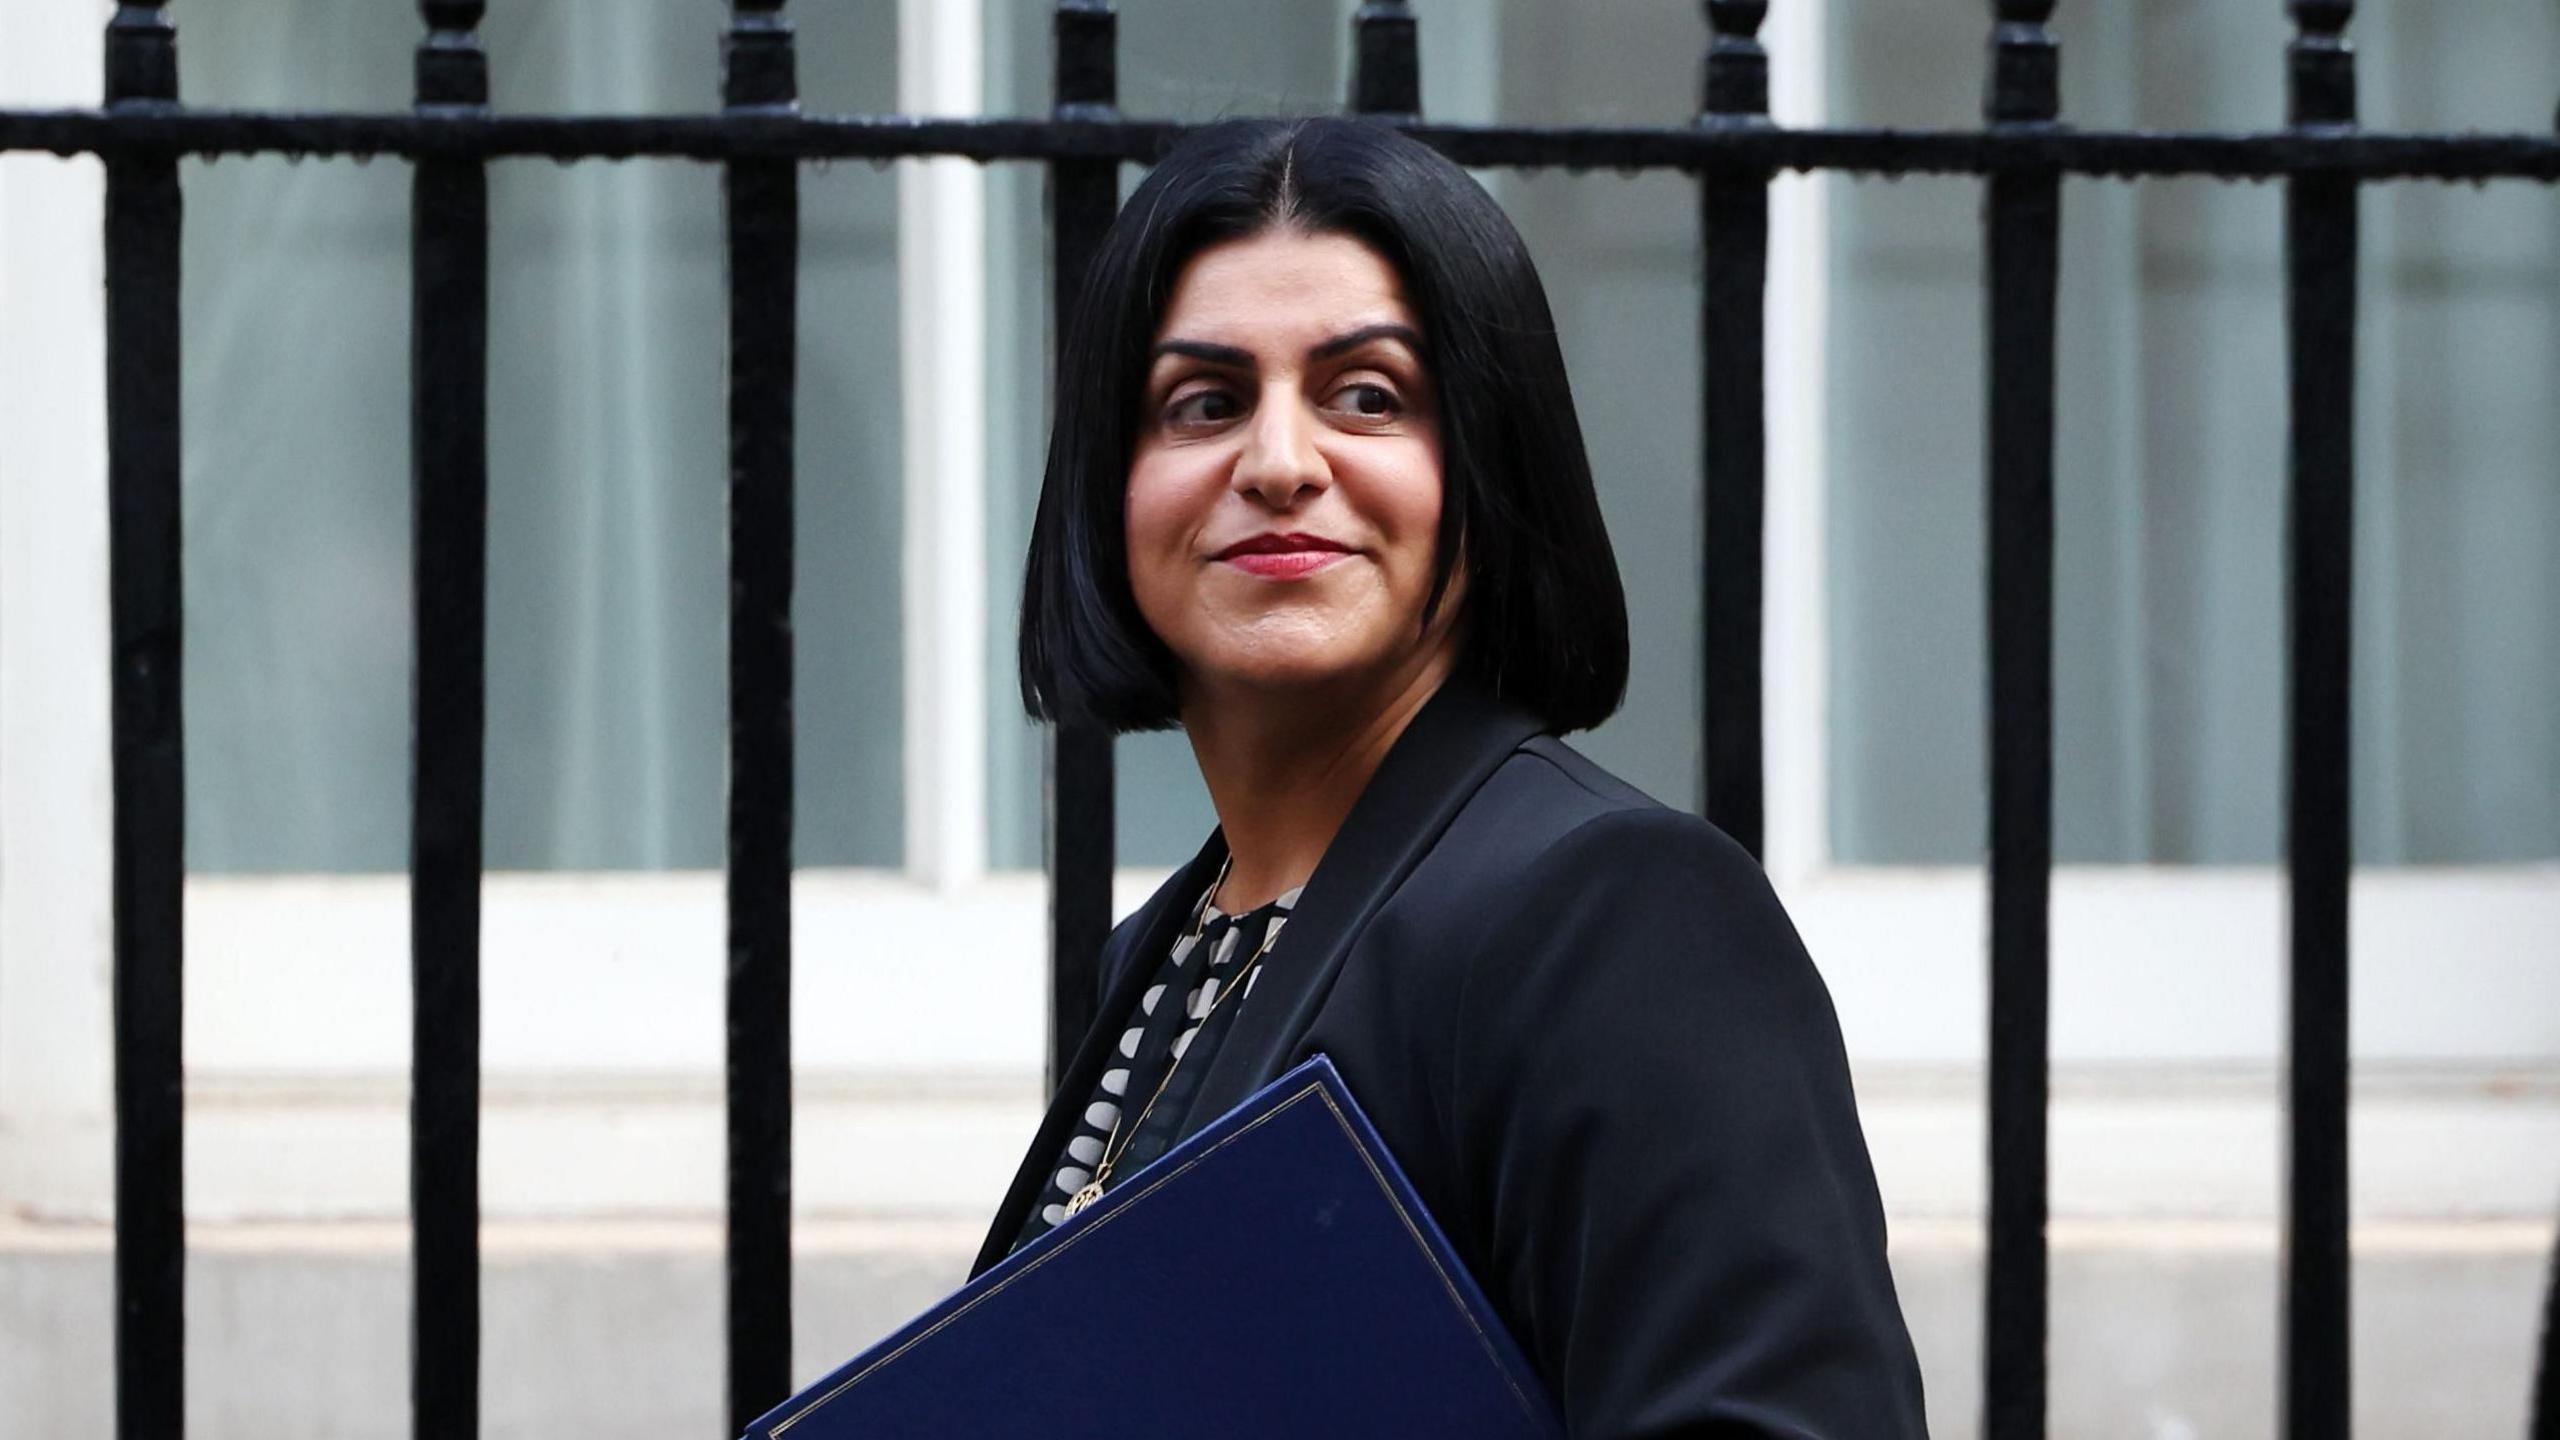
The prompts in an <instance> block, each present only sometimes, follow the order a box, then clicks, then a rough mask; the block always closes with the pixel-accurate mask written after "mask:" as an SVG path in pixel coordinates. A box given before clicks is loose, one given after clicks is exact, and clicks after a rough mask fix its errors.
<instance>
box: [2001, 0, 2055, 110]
mask: <svg viewBox="0 0 2560 1440" xmlns="http://www.w3.org/2000/svg"><path fill="white" fill-rule="evenodd" d="M1991 18H1992V25H1991V93H1990V94H1989V95H1987V96H1986V97H1984V102H1983V110H1984V112H1985V113H1986V115H1987V116H1988V118H1989V119H1990V120H1991V122H1992V123H1993V124H1995V125H1996V124H2012V125H2015V124H2036V123H2039V122H2043V121H2049V120H2051V119H2053V117H2054V116H2056V115H2058V114H2060V113H2062V79H2061V75H2062V50H2061V47H2060V46H2058V45H2056V44H2055V43H2054V39H2053V32H2051V31H2049V30H2047V29H2046V28H2045V22H2046V21H2048V20H2050V19H2052V18H2053V0H1991Z"/></svg>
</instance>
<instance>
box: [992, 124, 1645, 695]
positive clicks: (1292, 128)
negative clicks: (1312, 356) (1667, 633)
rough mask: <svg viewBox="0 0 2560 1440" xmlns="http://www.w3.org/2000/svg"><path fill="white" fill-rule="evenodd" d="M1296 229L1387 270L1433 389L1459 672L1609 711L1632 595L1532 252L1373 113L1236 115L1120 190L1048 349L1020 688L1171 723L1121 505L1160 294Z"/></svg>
mask: <svg viewBox="0 0 2560 1440" xmlns="http://www.w3.org/2000/svg"><path fill="white" fill-rule="evenodd" d="M1283 227H1286V228H1292V229H1296V230H1301V231H1305V232H1307V233H1310V234H1341V235H1348V236H1350V237H1352V238H1354V239H1357V240H1359V241H1361V242H1363V243H1365V244H1367V245H1368V246H1369V247H1370V248H1371V249H1373V250H1375V251H1377V252H1378V254H1379V255H1380V256H1381V257H1383V258H1384V259H1385V260H1386V261H1387V263H1388V264H1389V265H1391V266H1393V267H1394V268H1395V270H1396V272H1397V274H1398V275H1399V276H1400V277H1401V278H1402V280H1403V282H1404V288H1405V294H1406V297H1407V300H1408V302H1409V303H1410V304H1411V305H1412V306H1413V308H1414V310H1415V312H1416V315H1417V317H1418V318H1419V319H1420V321H1421V328H1422V339H1423V351H1424V353H1423V355H1422V357H1421V358H1422V362H1423V364H1424V366H1425V367H1426V368H1427V369H1428V370H1429V372H1430V374H1431V378H1432V384H1433V388H1434V389H1435V391H1436V392H1437V394H1438V397H1439V400H1438V403H1439V415H1440V436H1441V475H1442V481H1441V484H1442V491H1441V503H1440V533H1439V538H1438V547H1437V550H1438V558H1437V563H1438V573H1437V574H1436V575H1435V576H1434V580H1433V585H1432V591H1431V598H1430V602H1429V603H1428V604H1427V605H1426V606H1425V607H1424V616H1423V623H1424V624H1425V625H1428V624H1429V623H1430V622H1431V615H1432V612H1433V611H1436V610H1437V609H1438V607H1439V603H1440V601H1441V599H1442V597H1443V596H1444V595H1445V594H1446V592H1447V589H1448V585H1449V581H1450V578H1451V574H1452V572H1453V570H1454V569H1455V567H1456V566H1457V565H1458V564H1459V563H1460V558H1461V557H1462V556H1463V557H1464V564H1465V565H1466V567H1467V576H1466V580H1467V584H1466V589H1465V591H1464V598H1463V599H1462V600H1461V602H1460V603H1461V604H1462V605H1463V606H1464V609H1465V613H1464V614H1463V615H1461V616H1460V617H1459V622H1460V627H1461V635H1462V640H1461V645H1462V648H1461V650H1460V652H1459V656H1458V661H1457V669H1456V674H1458V675H1461V676H1469V677H1472V678H1473V679H1475V680H1476V681H1477V682H1478V683H1480V684H1482V685H1483V686H1485V687H1486V688H1488V689H1490V690H1491V691H1492V692H1493V693H1495V694H1496V695H1499V696H1502V697H1504V698H1506V699H1509V700H1511V701H1513V702H1514V703H1516V704H1519V705H1521V706H1522V707H1524V708H1526V709H1528V710H1529V711H1531V712H1532V713H1533V714H1536V715H1537V716H1539V717H1540V718H1541V719H1543V720H1544V721H1545V722H1546V724H1547V726H1548V728H1550V729H1552V730H1555V731H1558V732H1562V731H1568V730H1582V729H1588V728H1589V727H1591V726H1594V725H1597V724H1599V723H1600V722H1601V721H1602V720H1605V719H1607V718H1608V717H1609V715H1610V714H1611V713H1612V712H1614V711H1615V710H1616V709H1617V708H1618V703H1619V701H1620V700H1621V699H1622V698H1624V696H1625V694H1626V686H1627V601H1626V594H1625V592H1624V591H1623V590H1622V589H1621V588H1620V585H1619V582H1618V563H1617V559H1616V557H1615V556H1614V555H1612V554H1611V553H1610V550H1609V536H1608V532H1607V530H1606V529H1605V528H1604V527H1603V526H1602V524H1601V520H1600V502H1599V498H1598V497H1597V496H1596V495H1595V494H1594V493H1593V491H1592V486H1591V461H1590V458H1589V457H1588V456H1587V455H1586V454H1585V453H1584V452H1583V446H1582V427H1581V424H1580V423H1579V422H1578V421H1577V420H1576V419H1575V417H1574V409H1573V394H1572V390H1571V388H1570V387H1569V385H1568V383H1567V381H1566V379H1565V373H1564V354H1563V352H1562V351H1561V350H1560V349H1559V348H1558V347H1557V344H1556V332H1555V320H1554V317H1553V316H1552V315H1551V314H1550V313H1549V311H1548V308H1547V296H1546V290H1545V287H1543V286H1542V285H1540V284H1539V282H1538V272H1537V269H1536V267H1535V266H1534V265H1532V264H1531V263H1530V260H1529V251H1528V247H1527V246H1525V245H1523V244H1522V243H1521V240H1520V235H1519V232H1518V231H1516V230H1514V229H1513V228H1512V226H1511V221H1510V218H1509V217H1508V216H1506V215H1504V214H1503V213H1502V208H1501V207H1500V206H1499V205H1496V204H1495V203H1494V201H1493V197H1492V196H1490V195H1487V194H1486V193H1485V192H1484V189H1483V187H1482V186H1479V185H1478V184H1476V182H1475V181H1474V180H1473V179H1472V178H1470V177H1469V176H1468V175H1467V173H1466V172H1465V171H1464V170H1461V169H1460V168H1458V166H1457V165H1456V164H1454V163H1452V162H1451V161H1450V160H1449V159H1448V158H1447V157H1445V156H1443V155H1441V154H1440V153H1439V152H1438V151H1436V150H1433V149H1431V148H1430V147H1429V146H1427V145H1424V144H1422V143H1421V142H1420V141H1418V140H1415V139H1413V138H1411V137H1410V136H1407V135H1404V134H1402V133H1401V132H1399V131H1396V130H1393V129H1390V128H1388V127H1387V126H1384V125H1381V124H1378V123H1376V122H1373V121H1363V120H1350V119H1339V118H1331V117H1326V118H1315V119H1305V120H1229V121H1223V122H1220V123H1218V124H1214V125H1210V126H1207V127H1204V128H1203V129H1201V130H1198V131H1196V132H1194V133H1193V134H1192V135H1191V136H1190V137H1188V138H1187V139H1185V140H1184V141H1183V142H1182V143H1181V144H1179V145H1177V146H1175V147H1174V149H1173V150H1172V151H1171V152H1170V153H1168V154H1167V155H1166V156H1165V157H1164V159H1163V160H1162V161H1161V162H1159V163H1158V164H1157V165H1156V167H1155V169H1154V170H1153V171H1152V172H1151V173H1150V174H1149V175H1148V176H1147V178H1146V180H1145V181H1144V182H1143V183H1142V184H1140V185H1139V186H1138V189H1137V192H1136V193H1135V194H1133V195H1132V196H1130V198H1129V203H1128V205H1127V206H1126V207H1125V208H1124V209H1123V210H1122V211H1121V213H1120V216H1119V218H1118V220H1116V221H1115V222H1113V224H1112V227H1111V230H1110V233H1109V234H1108V235H1106V236H1105V237H1104V239H1103V243H1102V248H1101V250H1100V252H1099V253H1098V254H1097V255H1096V256H1095V257H1094V260H1093V267H1092V269H1091V270H1090V271H1089V272H1087V274H1086V276H1085V283H1084V289H1083V293H1082V294H1081V295H1080V296H1079V297H1078V298H1077V301H1076V304H1075V308H1074V311H1073V314H1072V318H1071V319H1070V320H1069V321H1068V324H1067V329H1066V333H1065V335H1064V336H1062V337H1061V340H1060V344H1059V349H1058V372H1057V373H1058V393H1057V406H1056V418H1055V422H1054V426H1053V428H1052V430H1051V431H1050V436H1049V463H1048V473H1047V475H1046V477H1045V478H1044V479H1043V481H1042V483H1041V487H1040V505H1039V509H1038V512H1037V513H1036V515H1035V517H1034V519H1033V521H1032V528H1031V553H1030V558H1029V560H1028V562H1027V565H1026V570H1025V574H1024V576H1023V586H1022V632H1021V633H1022V639H1021V645H1022V653H1021V665H1022V698H1023V704H1024V706H1025V707H1026V708H1027V709H1029V710H1030V712H1031V714H1032V715H1033V716H1034V717H1036V718H1039V719H1043V720H1058V721H1067V722H1074V723H1086V724H1094V725H1099V726H1101V727H1103V728H1105V729H1108V730H1111V731H1114V732H1124V731H1131V730H1162V729H1167V728H1170V727H1172V726H1174V725H1175V724H1177V723H1178V722H1179V719H1180V717H1179V715H1178V714H1177V707H1178V699H1177V693H1176V681H1177V679H1178V677H1179V669H1180V667H1179V664H1178V662H1177V661H1176V660H1175V659H1174V656H1173V653H1172V651H1170V650H1168V649H1167V648H1166V647H1165V644H1164V642H1163V641H1162V640H1160V639H1158V638H1157V637H1156V634H1155V632H1154V631H1153V630H1152V629H1150V628H1149V627H1148V625H1147V622H1146V620H1145V618H1144V617H1143V616H1141V615H1140V614H1139V611H1138V602H1137V597H1136V595H1135V593H1134V592H1133V591H1132V590H1131V589H1130V585H1129V559H1128V537H1127V533H1126V530H1125V526H1124V520H1123V503H1124V500H1125V497H1126V494H1127V491H1128V484H1129V461H1130V457H1131V455H1132V453H1133V449H1134V446H1135V443H1136V439H1137V427H1138V422H1139V411H1140V408H1141V399H1142V395H1143V386H1144V383H1145V379H1146V374H1147V366H1148V351H1149V350H1150V348H1151V347H1152V346H1153V345H1154V343H1155V339H1156V330H1157V327H1158V326H1159V325H1160V324H1161V323H1162V319H1163V315H1164V308H1165V306H1166V305H1167V304H1168V303H1169V302H1170V300H1171V298H1172V295H1173V291H1174V286H1175V283H1176V281H1177V280H1179V279H1180V277H1181V274H1182V271H1183V267H1184V266H1186V265H1187V264H1189V263H1190V261H1191V259H1192V257H1193V256H1195V255H1197V254H1199V253H1200V252H1201V251H1203V250H1205V249H1208V248H1210V247H1211V246H1214V245H1217V244H1220V243H1222V242H1224V241H1228V240H1236V239H1242V238H1245V237H1248V236H1252V235H1256V234H1260V233H1262V232H1265V231H1268V230H1273V229H1278V228H1283Z"/></svg>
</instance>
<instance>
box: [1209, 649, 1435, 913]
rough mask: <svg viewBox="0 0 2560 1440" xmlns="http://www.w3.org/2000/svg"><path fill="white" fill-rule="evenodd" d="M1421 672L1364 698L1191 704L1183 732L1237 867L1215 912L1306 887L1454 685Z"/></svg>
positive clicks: (1262, 697)
mask: <svg viewBox="0 0 2560 1440" xmlns="http://www.w3.org/2000/svg"><path fill="white" fill-rule="evenodd" d="M1448 672H1449V666H1448V665H1447V664H1445V663H1441V664H1432V665H1426V666H1424V667H1421V668H1420V669H1419V670H1417V671H1416V672H1414V673H1413V674H1410V675H1407V676H1402V677H1399V678H1398V679H1397V681H1395V682H1394V683H1391V684H1389V685H1387V686H1384V687H1380V688H1379V689H1376V690H1372V691H1369V692H1368V693H1366V694H1364V695H1361V696H1323V695H1303V694H1287V695H1283V694H1276V693H1273V692H1268V691H1265V692H1258V693H1254V694H1234V695H1229V694H1215V695H1213V694H1209V693H1205V692H1204V693H1199V694H1195V695H1192V696H1190V697H1188V698H1187V699H1186V701H1185V703H1184V705H1183V712H1182V723H1183V729H1184V730H1185V731H1186V732H1188V733H1189V735H1190V737H1191V752H1192V755H1193V756H1194V757H1195V758H1196V759H1197V760H1198V761H1199V763H1200V776H1201V778H1202V779H1203V780H1205V781H1206V782H1208V786H1209V801H1210V803H1211V804H1212V805H1213V806H1215V807H1216V809H1217V812H1218V827H1219V829H1220V830H1221V831H1223V832H1224V833H1225V835H1226V841H1227V853H1228V854H1229V855H1230V856H1231V857H1232V860H1231V863H1230V864H1229V866H1228V869H1227V878H1226V883H1225V884H1223V885H1222V886H1220V887H1219V893H1218V895H1217V896H1216V897H1214V900H1213V903H1214V904H1216V905H1217V907H1218V908H1219V909H1221V910H1224V911H1227V912H1228V913H1230V914H1234V913H1237V912H1240V911H1244V910H1250V909H1253V908H1254V907H1256V906H1259V905H1267V904H1269V903H1271V901H1273V900H1275V899H1277V898H1279V897H1280V896H1282V895H1285V894H1287V893H1288V892H1289V891H1290V890H1293V889H1295V888H1296V887H1298V886H1300V885H1304V884H1305V883H1306V882H1307V877H1308V876H1310V875H1313V874H1314V873H1315V869H1316V862H1317V861H1319V860H1322V859H1323V858H1324V852H1325V847H1327V846H1328V845H1331V844H1332V843H1333V837H1334V834H1335V832H1337V831H1339V830H1340V829H1341V828H1342V822H1343V819H1344V818H1345V817H1346V816H1348V815H1349V814H1350V813H1351V807H1352V806H1353V805H1354V804H1355V803H1357V802H1358V801H1359V799H1360V792H1361V791H1363V790H1366V789H1367V788H1368V787H1369V780H1370V777H1371V776H1373V775H1375V774H1377V772H1378V765H1379V763H1380V762H1381V761H1383V760H1385V759H1386V758H1387V751H1389V750H1390V749H1392V748H1394V746H1395V743H1396V739H1397V737H1399V736H1401V735H1403V734H1404V731H1405V727H1406V726H1407V725H1410V724H1412V723H1413V717H1414V716H1416V715H1418V714H1420V713H1421V712H1422V707H1423V705H1424V704H1426V703H1427V702H1428V701H1429V700H1430V699H1431V697H1432V695H1433V694H1434V693H1436V692H1437V691H1438V690H1439V688H1440V686H1441V684H1442V682H1443V681H1445V680H1446V679H1447V678H1448Z"/></svg>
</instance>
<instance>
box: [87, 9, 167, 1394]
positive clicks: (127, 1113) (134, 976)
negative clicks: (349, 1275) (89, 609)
mask: <svg viewBox="0 0 2560 1440" xmlns="http://www.w3.org/2000/svg"><path fill="white" fill-rule="evenodd" d="M177 100H178V51H177V30H176V27H175V26H174V25H173V24H172V23H171V22H170V20H169V18H168V16H167V15H166V14H164V13H163V12H162V9H161V0H131V3H127V4H123V5H121V6H119V7H118V8H117V10H116V13H115V16H114V18H113V19H112V20H110V21H109V22H108V25H107V35H106V103H107V108H108V110H109V111H110V112H124V113H131V112H134V111H142V110H153V109H172V108H175V107H176V105H177ZM106 170H107V198H106V237H105V238H106V265H107V375H106V384H107V554H108V560H107V564H108V616H109V622H108V623H109V630H110V644H111V646H112V647H113V648H112V663H113V672H112V673H113V679H112V682H111V690H110V695H111V700H110V704H111V719H110V745H111V748H112V752H113V756H114V759H113V773H114V782H113V783H114V802H113V803H114V811H115V818H114V833H115V842H114V843H115V870H114V874H115V879H114V900H113V907H114V915H115V940H114V947H115V959H114V978H113V989H114V996H115V999H114V1007H115V1111H116V1145H115V1157H116V1158H115V1172H116V1178H115V1194H116V1222H115V1230H116V1261H115V1288H116V1434H117V1436H118V1437H119V1440H177V1437H178V1436H180V1435H181V1434H183V1433H184V1429H185V1424H186V1191H185V1185H186V1179H185V1177H186V1135H185V1119H184V1104H183V1097H182V1094H181V1088H180V1087H181V1085H182V1083H183V1073H184V1072H183V1064H184V1062H183V1056H182V1043H181V1040H180V1035H181V1025H180V1015H181V1009H180V1006H181V997H182V993H183V989H182V977H183V975H184V973H185V969H184V967H185V959H184V949H183V921H184V911H185V893H186V770H185V744H184V737H185V724H184V712H183V709H182V704H181V700H182V692H181V686H180V675H181V667H180V663H179V640H180V635H181V624H180V616H179V606H180V603H181V590H180V582H179V575H180V539H181V534H180V528H181V527H180V520H179V515H180V510H179V497H178V475H179V460H180V441H179V406H178V396H179V384H180V375H179V354H178V286H179V244H180V237H181V225H182V219H183V214H182V210H183V200H182V197H181V194H180V191H179V186H178V165H177V159H176V157H175V156H174V155H171V154H167V153H142V152H133V151H127V152H121V153H118V154H114V155H111V156H109V157H108V159H107V162H106Z"/></svg>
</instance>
